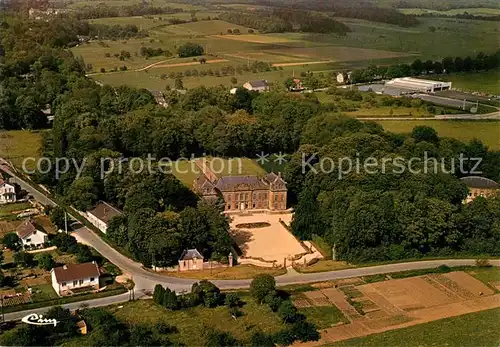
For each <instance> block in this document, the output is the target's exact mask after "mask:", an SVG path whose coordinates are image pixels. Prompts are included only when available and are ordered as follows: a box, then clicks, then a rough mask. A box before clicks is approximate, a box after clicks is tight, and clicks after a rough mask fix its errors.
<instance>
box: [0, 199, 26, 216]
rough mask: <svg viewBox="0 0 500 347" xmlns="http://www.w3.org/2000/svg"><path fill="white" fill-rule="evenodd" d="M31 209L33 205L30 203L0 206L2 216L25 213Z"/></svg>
mask: <svg viewBox="0 0 500 347" xmlns="http://www.w3.org/2000/svg"><path fill="white" fill-rule="evenodd" d="M31 207H32V206H31V204H30V203H28V202H16V203H14V204H6V205H0V214H4V213H6V214H10V213H12V212H16V211H23V210H26V209H28V208H31Z"/></svg>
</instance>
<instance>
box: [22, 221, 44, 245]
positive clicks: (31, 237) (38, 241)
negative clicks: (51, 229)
mask: <svg viewBox="0 0 500 347" xmlns="http://www.w3.org/2000/svg"><path fill="white" fill-rule="evenodd" d="M16 234H17V236H18V237H19V239H21V242H22V245H23V249H25V248H32V247H35V248H40V247H43V245H44V244H45V243H47V241H48V238H47V234H45V233H44V232H42V231H40V230H38V229H37V228H36V225H35V222H34V221H33V220H31V219H26V220H25V221H24V222H22V223H21V224H19V226H18V227H17V229H16Z"/></svg>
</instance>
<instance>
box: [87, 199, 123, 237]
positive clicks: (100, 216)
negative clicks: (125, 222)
mask: <svg viewBox="0 0 500 347" xmlns="http://www.w3.org/2000/svg"><path fill="white" fill-rule="evenodd" d="M121 214H122V213H121V211H120V210H118V209H116V208H114V207H113V206H111V205H110V204H108V203H106V202H104V201H99V202H98V203H97V205H96V206H95V207H94V208H93V209H92V210H89V211H87V212H86V213H85V217H87V220H88V221H89V222H90V223H92V225H94V226H95V227H96V228H97V229H99V230H100V231H101V232H103V233H104V234H106V232H107V230H108V225H109V221H110V220H111V218H113V217H115V216H119V215H121Z"/></svg>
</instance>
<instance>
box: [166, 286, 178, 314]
mask: <svg viewBox="0 0 500 347" xmlns="http://www.w3.org/2000/svg"><path fill="white" fill-rule="evenodd" d="M162 304H163V307H165V308H166V309H169V310H177V309H178V308H179V302H178V301H177V294H175V291H171V290H170V289H169V288H166V289H165V293H164V294H163V302H162Z"/></svg>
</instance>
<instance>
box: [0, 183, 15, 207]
mask: <svg viewBox="0 0 500 347" xmlns="http://www.w3.org/2000/svg"><path fill="white" fill-rule="evenodd" d="M11 202H16V189H15V188H14V186H13V185H10V184H8V183H7V182H5V181H4V180H2V179H0V204H8V203H11Z"/></svg>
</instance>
